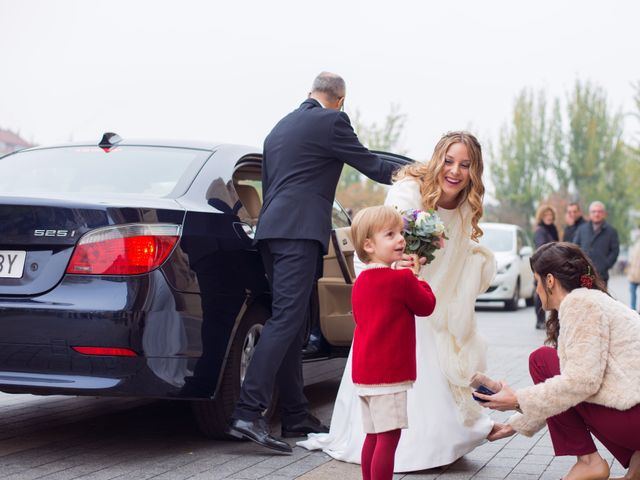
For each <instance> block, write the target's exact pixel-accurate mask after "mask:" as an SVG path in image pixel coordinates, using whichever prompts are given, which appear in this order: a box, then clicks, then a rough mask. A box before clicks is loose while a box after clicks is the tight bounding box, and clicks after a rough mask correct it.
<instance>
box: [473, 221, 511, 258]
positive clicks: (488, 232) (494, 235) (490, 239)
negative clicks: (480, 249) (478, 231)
mask: <svg viewBox="0 0 640 480" xmlns="http://www.w3.org/2000/svg"><path fill="white" fill-rule="evenodd" d="M483 231H484V234H483V235H482V237H480V244H481V245H484V246H485V247H487V248H488V249H489V250H491V251H493V252H511V251H513V232H512V231H511V230H502V229H497V228H490V227H486V226H485V227H483Z"/></svg>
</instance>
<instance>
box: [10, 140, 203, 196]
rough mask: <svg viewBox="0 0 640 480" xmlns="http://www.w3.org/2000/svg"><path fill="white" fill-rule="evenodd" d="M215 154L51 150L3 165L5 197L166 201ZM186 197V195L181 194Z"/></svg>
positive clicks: (121, 149) (19, 155) (162, 150)
mask: <svg viewBox="0 0 640 480" xmlns="http://www.w3.org/2000/svg"><path fill="white" fill-rule="evenodd" d="M209 154H210V153H209V152H205V151H202V150H191V149H186V148H166V147H152V146H124V145H123V146H119V147H117V148H115V149H113V150H111V151H108V152H105V151H104V150H102V149H101V148H99V147H92V146H79V147H64V148H47V149H42V150H32V151H25V152H19V153H16V154H15V155H9V156H6V157H4V158H2V159H1V160H0V192H2V194H3V195H15V196H28V195H47V194H54V195H59V194H73V193H106V194H127V195H140V196H150V197H165V196H168V195H169V194H171V193H172V192H173V191H174V189H175V188H176V186H177V185H184V184H185V181H186V184H187V185H188V180H192V179H193V177H194V176H195V174H196V172H197V171H198V170H199V168H200V167H201V166H202V164H203V163H204V161H205V160H206V158H207V157H208V156H209ZM176 193H178V194H179V193H183V192H176Z"/></svg>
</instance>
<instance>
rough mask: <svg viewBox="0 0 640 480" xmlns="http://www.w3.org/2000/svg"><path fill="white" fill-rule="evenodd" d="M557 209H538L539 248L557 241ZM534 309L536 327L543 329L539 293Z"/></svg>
mask: <svg viewBox="0 0 640 480" xmlns="http://www.w3.org/2000/svg"><path fill="white" fill-rule="evenodd" d="M555 221H556V209H555V208H553V207H552V206H551V205H546V204H545V205H540V206H539V207H538V210H537V211H536V230H535V232H534V234H533V243H534V245H535V247H536V249H537V248H539V247H541V246H542V245H544V244H545V243H550V242H557V241H558V240H559V238H558V229H557V228H556V225H555ZM533 311H534V312H535V314H536V328H537V329H543V328H544V321H545V316H546V314H545V312H544V310H543V308H542V303H540V297H539V296H538V294H537V293H534V294H533Z"/></svg>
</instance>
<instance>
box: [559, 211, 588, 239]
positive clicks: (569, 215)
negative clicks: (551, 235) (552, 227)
mask: <svg viewBox="0 0 640 480" xmlns="http://www.w3.org/2000/svg"><path fill="white" fill-rule="evenodd" d="M565 218H566V220H567V226H566V227H565V229H564V235H563V237H562V241H563V242H573V237H575V236H576V232H577V231H578V228H580V225H582V224H583V223H584V222H585V220H584V218H582V210H581V209H580V204H579V203H578V202H571V203H570V204H569V205H567V212H566V214H565Z"/></svg>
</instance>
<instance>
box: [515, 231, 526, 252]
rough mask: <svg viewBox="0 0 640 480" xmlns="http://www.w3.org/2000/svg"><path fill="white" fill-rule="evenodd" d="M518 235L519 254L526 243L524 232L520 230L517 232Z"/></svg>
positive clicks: (517, 249)
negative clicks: (523, 238) (523, 239)
mask: <svg viewBox="0 0 640 480" xmlns="http://www.w3.org/2000/svg"><path fill="white" fill-rule="evenodd" d="M517 233H518V235H516V242H517V244H516V251H517V252H519V251H520V250H522V247H523V246H524V242H523V241H522V231H521V230H520V229H518V230H517Z"/></svg>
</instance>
